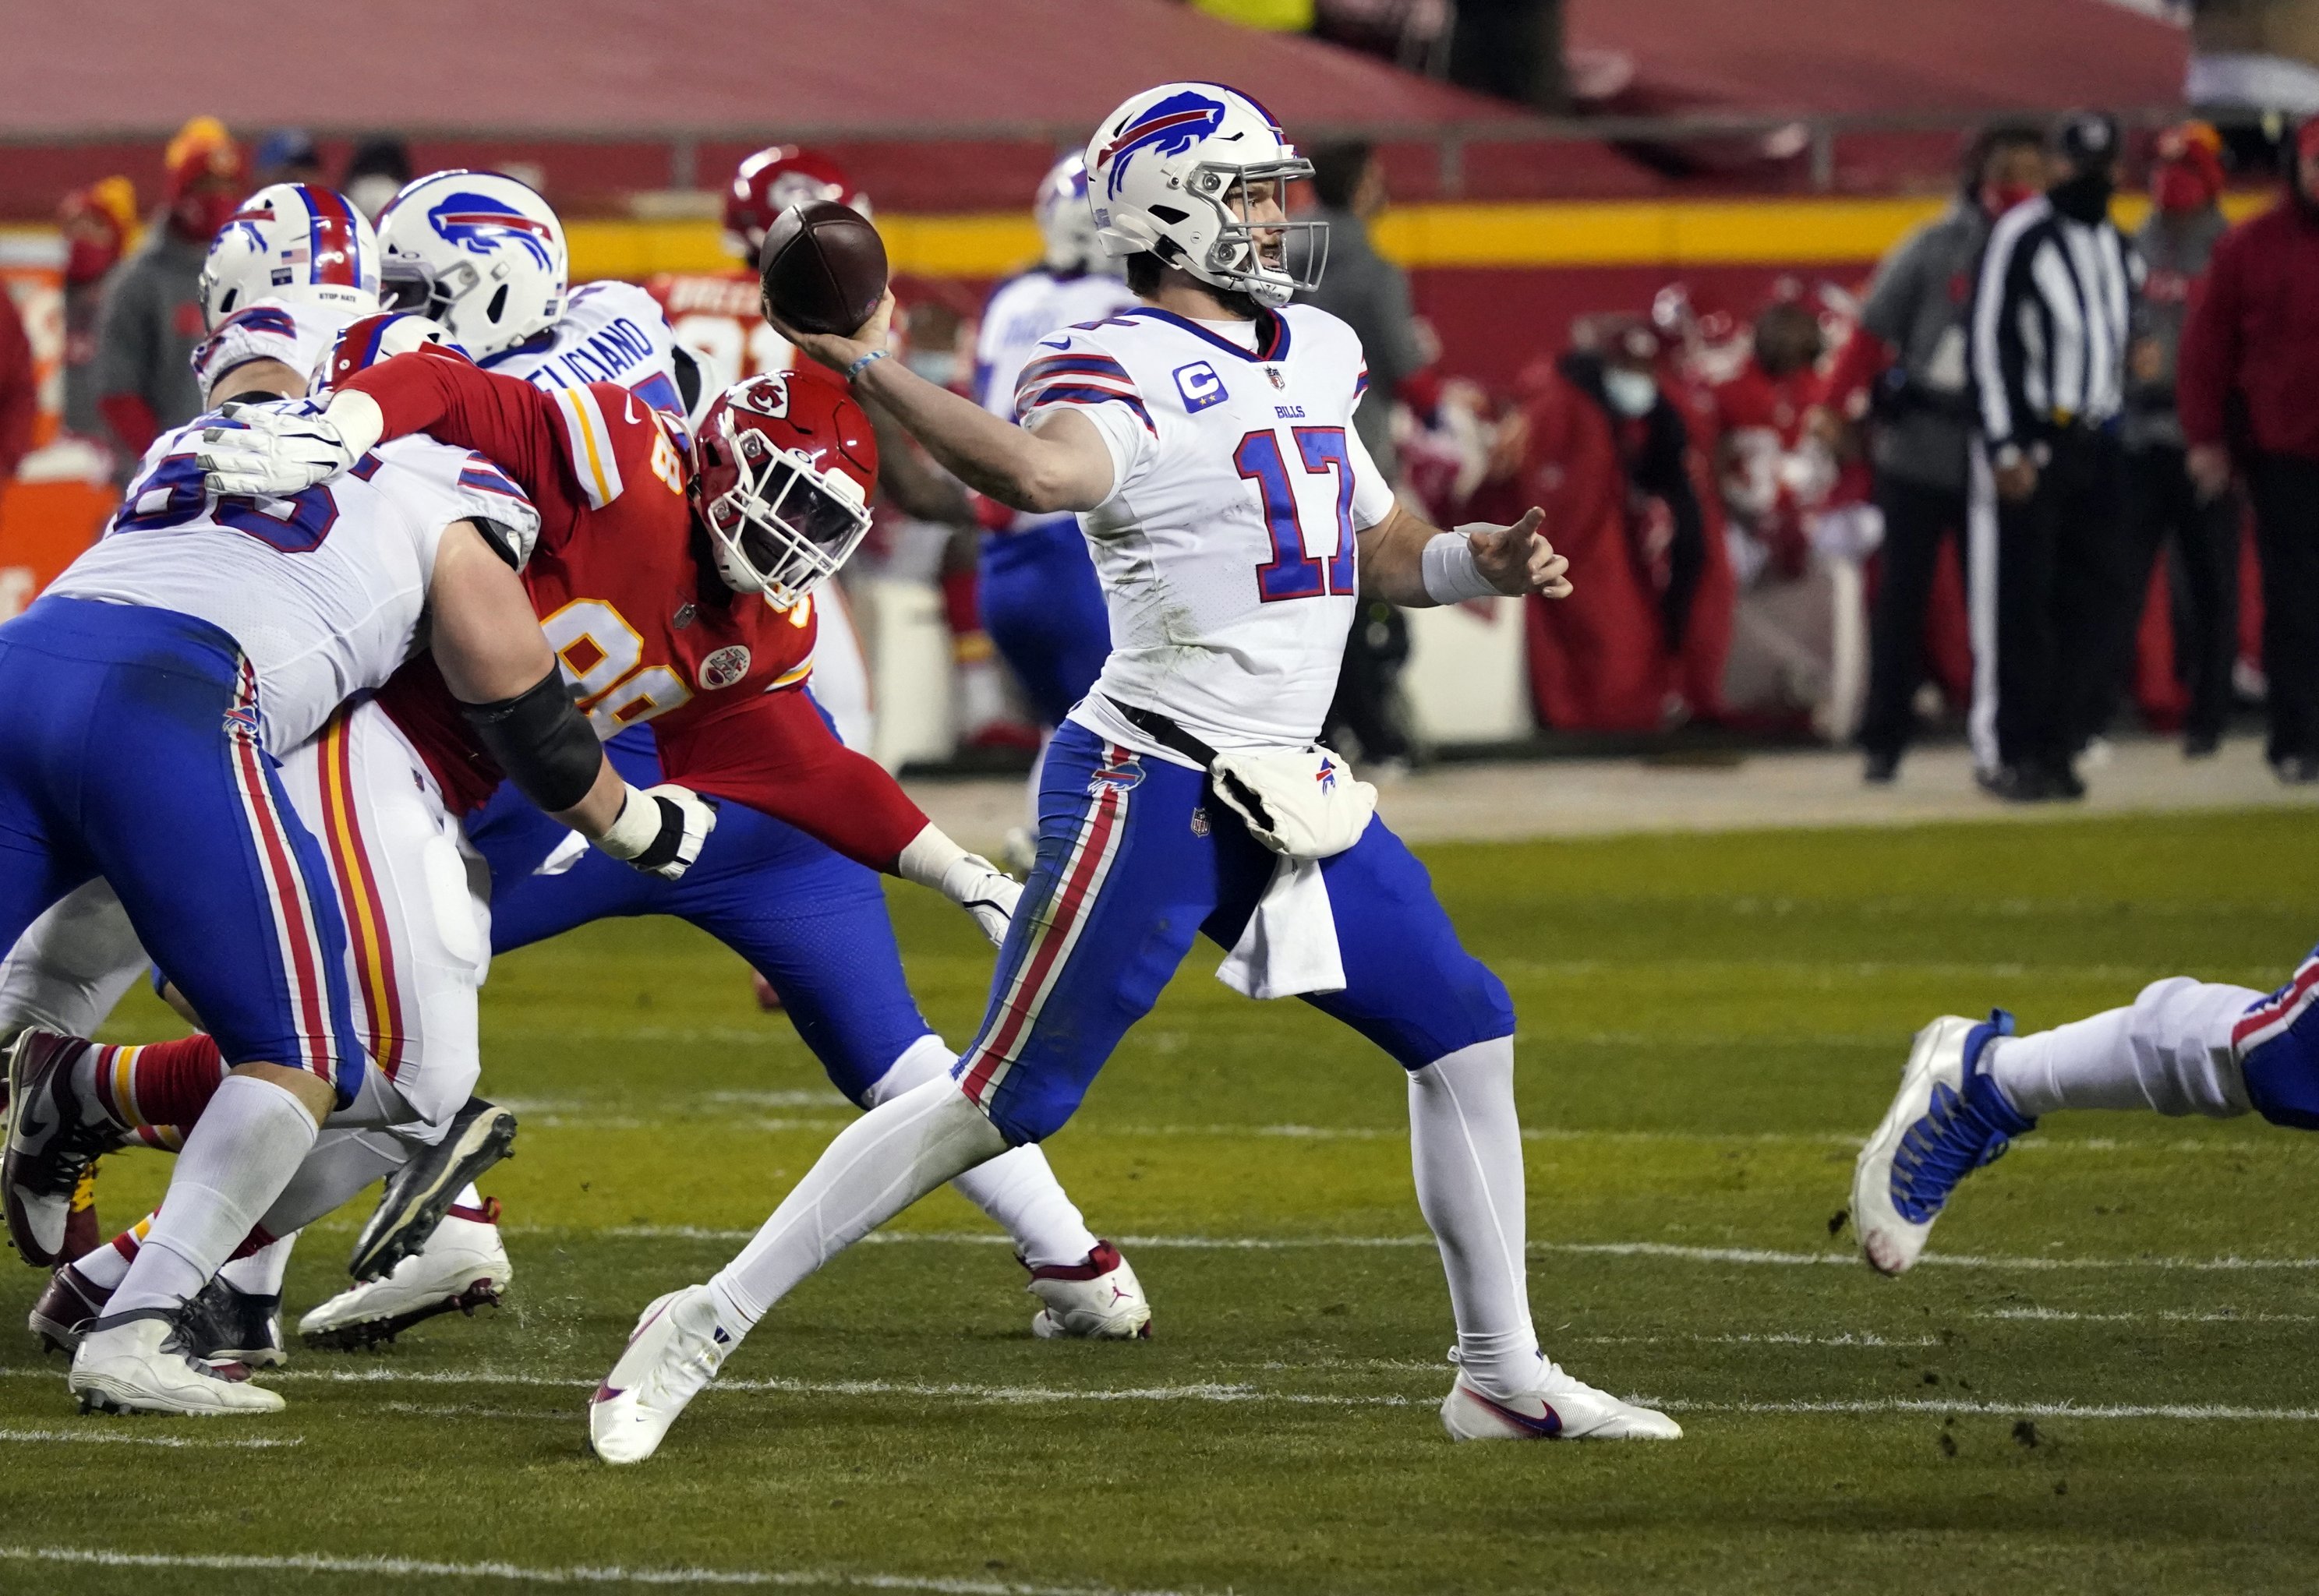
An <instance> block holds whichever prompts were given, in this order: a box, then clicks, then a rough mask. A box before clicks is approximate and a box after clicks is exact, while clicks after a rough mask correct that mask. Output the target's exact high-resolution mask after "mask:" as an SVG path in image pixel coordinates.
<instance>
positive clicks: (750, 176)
mask: <svg viewBox="0 0 2319 1596" xmlns="http://www.w3.org/2000/svg"><path fill="white" fill-rule="evenodd" d="M812 200H835V201H836V202H837V203H839V204H841V205H851V206H853V208H854V209H855V210H856V211H859V212H862V215H864V216H867V215H869V214H870V196H869V195H867V194H863V193H862V191H861V190H860V189H858V188H856V187H854V186H853V178H851V177H848V176H846V175H845V168H844V167H841V166H839V165H838V164H837V163H836V162H835V161H834V160H832V159H830V158H828V157H827V156H826V155H824V154H822V153H821V152H820V151H819V150H815V149H799V148H798V147H797V146H796V145H794V144H774V145H771V146H769V147H767V148H766V149H761V150H759V151H757V153H756V154H754V155H753V156H751V157H750V158H748V159H747V160H744V161H743V162H742V163H741V169H740V170H739V171H737V172H735V173H734V174H733V182H732V185H730V186H729V187H727V188H726V191H725V248H727V249H729V250H730V251H732V252H733V253H734V254H735V255H736V256H738V257H741V258H742V259H743V260H745V261H747V262H748V263H749V266H750V269H751V270H754V269H755V268H756V266H757V252H758V251H759V250H761V249H762V248H764V247H765V233H766V230H768V229H770V228H771V226H772V225H773V218H775V217H776V216H779V215H780V214H781V212H784V211H786V210H788V209H789V208H790V206H791V205H802V204H805V203H808V202H809V201H812Z"/></svg>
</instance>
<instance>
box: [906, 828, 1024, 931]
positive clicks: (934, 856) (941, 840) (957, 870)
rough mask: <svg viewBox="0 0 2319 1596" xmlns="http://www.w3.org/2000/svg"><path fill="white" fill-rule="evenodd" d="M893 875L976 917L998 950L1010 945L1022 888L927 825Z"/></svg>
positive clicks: (907, 850)
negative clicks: (1010, 927) (930, 890)
mask: <svg viewBox="0 0 2319 1596" xmlns="http://www.w3.org/2000/svg"><path fill="white" fill-rule="evenodd" d="M894 869H895V873H896V874H898V875H899V876H900V877H901V878H902V879H904V880H906V881H916V883H917V884H918V885H919V886H921V887H931V888H934V890H935V891H937V892H939V893H941V894H942V895H943V897H946V898H948V899H950V900H951V902H952V903H954V904H956V905H957V906H959V907H960V908H962V909H964V910H965V911H966V912H967V913H968V914H970V915H973V916H974V923H975V924H977V925H979V926H981V927H982V934H983V935H985V936H987V937H988V938H989V939H990V945H991V946H992V947H994V948H996V947H998V946H1000V945H1001V944H1003V943H1004V942H1006V927H1007V924H1008V923H1009V922H1011V921H1012V920H1013V919H1014V917H1015V902H1016V900H1018V899H1019V898H1021V897H1022V896H1023V884H1022V883H1021V882H1020V881H1017V880H1016V879H1015V878H1014V877H1012V876H1010V875H1008V874H1007V873H1006V871H1004V870H1000V869H999V868H998V867H997V865H995V864H993V863H991V862H990V861H988V860H987V859H985V858H983V857H982V855H981V854H979V853H969V852H967V851H966V850H965V849H963V848H961V847H960V846H959V845H958V844H957V843H953V842H952V841H951V840H950V838H949V837H948V836H947V835H946V834H944V833H943V831H942V829H941V828H940V827H938V826H935V825H928V826H927V827H926V828H925V830H924V831H922V832H920V833H919V834H917V835H916V837H914V838H912V839H911V841H910V845H909V846H908V847H907V848H905V849H903V850H902V857H901V858H900V859H899V860H898V861H896V863H895V867H894Z"/></svg>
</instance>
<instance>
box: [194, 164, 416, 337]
mask: <svg viewBox="0 0 2319 1596" xmlns="http://www.w3.org/2000/svg"><path fill="white" fill-rule="evenodd" d="M378 275H379V261H378V235H377V234H375V233H374V232H373V231H372V230H371V225H370V223H369V222H367V221H364V220H363V214H362V212H359V211H357V210H356V209H355V208H354V206H353V205H351V204H350V203H347V197H346V195H344V194H338V193H335V192H333V191H332V190H330V189H327V188H320V187H317V186H316V185H312V184H308V183H275V184H270V185H267V186H266V187H264V188H261V189H259V190H258V191H257V193H256V194H252V195H250V196H249V197H248V199H246V200H244V201H242V202H241V204H240V206H239V208H238V209H236V210H235V212H234V213H233V215H232V217H231V218H230V220H228V221H227V222H226V224H225V225H224V226H223V227H221V228H220V229H218V232H217V237H215V238H214V239H211V240H210V253H209V258H208V259H207V260H206V261H204V262H203V264H202V276H201V296H202V317H203V320H204V321H205V322H206V323H207V324H208V326H209V329H210V330H211V331H212V332H215V331H216V330H217V328H218V324H219V323H220V322H221V321H223V320H225V319H226V318H227V317H229V316H230V315H232V314H233V313H234V312H235V311H239V310H240V309H242V308H243V307H244V306H246V305H249V304H254V303H255V302H257V301H259V300H261V299H275V300H280V301H283V302H285V303H289V304H320V305H334V306H336V307H338V309H339V310H342V311H347V313H349V314H351V315H356V316H365V315H368V314H369V313H370V312H371V311H375V310H377V309H378Z"/></svg>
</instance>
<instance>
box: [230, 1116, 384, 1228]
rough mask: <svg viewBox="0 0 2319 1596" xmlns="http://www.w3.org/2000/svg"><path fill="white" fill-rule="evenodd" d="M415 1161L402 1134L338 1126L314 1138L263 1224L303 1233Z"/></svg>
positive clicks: (268, 1226)
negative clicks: (395, 1134)
mask: <svg viewBox="0 0 2319 1596" xmlns="http://www.w3.org/2000/svg"><path fill="white" fill-rule="evenodd" d="M410 1159H411V1149H410V1147H409V1146H408V1145H407V1144H406V1143H404V1142H403V1141H402V1140H401V1139H400V1138H398V1137H394V1136H389V1135H387V1134H386V1133H385V1132H380V1131H342V1130H339V1129H338V1128H337V1127H335V1126H333V1127H331V1128H330V1129H329V1130H326V1131H324V1132H322V1133H321V1134H320V1136H318V1137H316V1138H315V1139H314V1146H313V1149H312V1150H311V1151H310V1152H308V1153H307V1155H306V1157H305V1159H303V1160H302V1162H301V1163H300V1164H299V1166H298V1172H297V1173H296V1174H295V1175H293V1176H292V1177H290V1183H289V1184H288V1185H287V1186H284V1187H283V1188H282V1195H280V1196H278V1197H276V1198H275V1199H274V1202H273V1204H272V1205H271V1206H269V1207H268V1208H267V1209H266V1217H265V1218H264V1219H263V1220H261V1221H259V1223H261V1224H263V1225H264V1226H265V1227H266V1229H267V1230H268V1231H272V1232H273V1233H274V1234H275V1235H277V1236H287V1235H289V1234H291V1233H292V1232H293V1231H302V1230H304V1229H305V1228H306V1227H307V1226H308V1225H310V1224H312V1223H313V1222H315V1221H316V1220H318V1219H320V1218H321V1217H322V1216H323V1215H324V1214H326V1213H334V1212H336V1211H337V1210H338V1208H340V1207H342V1206H343V1205H344V1204H346V1202H347V1199H348V1198H350V1197H352V1196H353V1195H355V1194H356V1193H357V1192H359V1191H361V1190H362V1189H363V1187H365V1186H368V1185H370V1184H371V1182H373V1181H374V1180H378V1179H381V1178H383V1177H385V1176H389V1175H392V1174H393V1173H394V1172H395V1171H396V1170H397V1169H400V1168H402V1166H403V1165H404V1164H406V1163H408V1162H409V1161H410Z"/></svg>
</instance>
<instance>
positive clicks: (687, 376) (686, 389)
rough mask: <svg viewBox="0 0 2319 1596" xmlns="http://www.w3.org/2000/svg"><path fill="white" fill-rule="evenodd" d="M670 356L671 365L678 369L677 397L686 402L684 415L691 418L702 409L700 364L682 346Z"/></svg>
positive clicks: (671, 351)
mask: <svg viewBox="0 0 2319 1596" xmlns="http://www.w3.org/2000/svg"><path fill="white" fill-rule="evenodd" d="M669 355H670V356H671V358H670V360H669V364H670V365H672V366H674V367H675V368H676V396H677V397H678V398H679V399H681V400H682V401H684V413H685V414H686V415H688V416H690V415H691V414H693V413H694V412H695V411H696V410H699V408H700V363H699V361H698V360H695V359H694V358H693V357H692V351H691V350H690V349H688V348H686V347H684V346H683V345H682V344H679V345H677V347H675V348H673V349H672V350H670V351H669Z"/></svg>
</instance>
